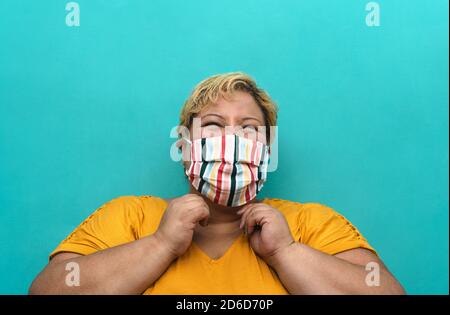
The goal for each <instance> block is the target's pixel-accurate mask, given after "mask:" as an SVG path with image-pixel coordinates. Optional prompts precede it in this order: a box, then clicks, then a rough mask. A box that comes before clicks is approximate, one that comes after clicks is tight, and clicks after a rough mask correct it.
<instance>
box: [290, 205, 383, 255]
mask: <svg viewBox="0 0 450 315" xmlns="http://www.w3.org/2000/svg"><path fill="white" fill-rule="evenodd" d="M303 207H304V209H303V211H302V215H300V216H299V229H300V241H301V242H302V243H303V244H306V245H308V246H311V247H313V248H315V249H317V250H320V251H322V252H324V253H327V254H330V255H335V254H338V253H341V252H343V251H346V250H350V249H355V248H365V249H368V250H370V251H372V252H373V253H374V254H375V255H378V254H377V252H376V251H375V249H374V248H373V247H372V246H371V245H370V244H369V243H368V241H367V240H366V239H365V238H364V237H363V236H362V234H361V233H360V232H359V231H358V229H357V228H356V227H355V226H354V225H353V224H352V223H351V222H350V221H349V220H347V219H346V218H345V217H344V216H343V215H341V214H339V213H337V212H336V211H335V210H333V209H331V208H330V207H327V206H325V205H322V204H319V203H307V204H304V205H303Z"/></svg>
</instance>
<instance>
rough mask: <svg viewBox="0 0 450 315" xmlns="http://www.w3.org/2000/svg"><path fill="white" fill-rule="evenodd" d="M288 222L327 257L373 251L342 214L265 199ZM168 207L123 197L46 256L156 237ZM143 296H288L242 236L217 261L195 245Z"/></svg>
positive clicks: (153, 199) (161, 202)
mask: <svg viewBox="0 0 450 315" xmlns="http://www.w3.org/2000/svg"><path fill="white" fill-rule="evenodd" d="M262 202H264V203H266V204H268V205H270V206H272V207H274V208H276V209H278V210H279V211H280V212H281V213H282V214H283V215H284V216H285V218H286V220H287V222H288V224H289V228H290V231H291V233H292V236H293V237H294V239H295V240H296V241H298V242H301V243H303V244H306V245H308V246H310V247H312V248H315V249H317V250H320V251H322V252H325V253H327V254H330V255H334V254H337V253H340V252H343V251H345V250H349V249H354V248H366V249H369V250H371V251H372V252H374V253H375V254H376V252H375V250H374V249H373V248H372V247H371V246H370V245H369V244H368V242H367V241H366V239H365V238H364V237H363V236H362V235H361V234H360V233H359V231H358V230H357V229H356V228H355V227H354V226H353V225H352V224H351V223H350V222H349V221H348V220H347V219H346V218H344V217H343V216H342V215H340V214H338V213H337V212H336V211H334V210H333V209H331V208H329V207H327V206H324V205H322V204H319V203H305V204H301V203H297V202H292V201H287V200H282V199H275V198H266V199H263V200H262ZM166 208H167V202H166V201H165V200H164V199H162V198H159V197H155V196H125V197H119V198H116V199H113V200H111V201H110V202H107V203H106V204H104V205H102V206H101V207H100V208H98V209H97V210H96V211H95V212H94V213H93V214H92V215H90V216H89V217H88V218H87V219H86V220H85V221H84V222H83V223H82V224H81V225H80V226H78V227H77V228H76V229H75V230H74V231H73V232H72V233H71V234H70V235H69V236H68V237H67V238H66V239H65V240H64V241H62V242H61V244H60V245H59V246H58V247H57V248H56V249H55V250H54V251H53V252H52V253H51V254H50V257H53V256H54V255H56V254H57V253H60V252H73V253H77V254H81V255H89V254H92V253H94V252H96V251H99V250H103V249H107V248H111V247H114V246H117V245H120V244H123V243H127V242H130V241H134V240H137V239H140V238H142V237H145V236H147V235H150V234H152V233H154V232H155V231H156V230H157V228H158V225H159V222H160V220H161V217H162V215H163V213H164V211H165V209H166ZM144 294H288V292H287V290H286V289H285V288H284V287H283V285H282V283H281V281H280V280H279V278H278V276H277V274H276V273H275V271H274V270H273V269H272V268H270V267H269V266H268V265H267V264H266V263H265V262H264V261H263V260H262V259H261V258H259V257H258V256H257V255H256V254H255V253H254V252H253V250H252V248H251V247H250V244H249V242H248V240H247V237H245V236H244V235H243V234H242V235H241V236H240V237H239V238H238V239H237V240H236V241H235V242H234V243H233V244H232V245H231V247H229V248H228V250H227V251H226V253H225V254H224V255H223V256H222V257H220V258H219V259H217V260H213V259H211V258H209V257H208V256H207V255H206V253H204V252H203V251H202V250H201V249H200V248H199V247H198V246H197V245H196V244H195V243H191V246H190V247H189V248H188V250H187V251H186V252H185V253H184V254H183V255H182V256H181V257H179V258H178V259H176V260H174V261H173V262H172V263H171V265H170V266H169V267H168V269H167V270H166V272H165V273H164V274H163V275H161V277H160V278H159V279H158V280H157V281H156V282H155V283H154V284H153V285H152V286H151V287H149V288H148V289H147V290H146V291H145V292H144Z"/></svg>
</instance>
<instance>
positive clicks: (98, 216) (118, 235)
mask: <svg viewBox="0 0 450 315" xmlns="http://www.w3.org/2000/svg"><path fill="white" fill-rule="evenodd" d="M138 217H139V203H138V201H137V198H136V197H133V196H124V197H119V198H116V199H113V200H111V201H109V202H107V203H105V204H103V205H102V206H101V207H99V208H98V209H97V210H95V211H94V213H92V214H91V215H90V216H89V217H88V218H87V219H86V220H84V221H83V222H82V223H81V224H80V225H79V226H78V227H77V228H76V229H75V230H74V231H73V232H72V233H71V234H70V235H69V236H68V237H67V238H66V239H65V240H63V241H62V242H61V243H60V244H59V245H58V247H57V248H56V249H55V250H54V251H53V252H52V253H51V254H50V257H49V258H50V259H51V258H52V257H53V256H55V255H56V254H58V253H61V252H71V253H76V254H80V255H89V254H92V253H95V252H97V251H99V250H103V249H106V248H111V247H114V246H118V245H121V244H124V243H128V242H131V241H134V240H136V239H137V235H136V228H137V227H136V225H137V224H138V221H139V218H138Z"/></svg>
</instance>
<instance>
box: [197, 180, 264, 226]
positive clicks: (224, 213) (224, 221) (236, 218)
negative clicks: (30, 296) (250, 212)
mask: <svg viewBox="0 0 450 315" xmlns="http://www.w3.org/2000/svg"><path fill="white" fill-rule="evenodd" d="M189 192H190V193H191V194H196V195H198V196H200V197H202V198H203V200H205V202H206V204H207V205H208V207H209V218H208V226H206V227H203V228H202V227H200V229H201V230H208V231H209V232H211V231H216V232H217V233H219V234H223V233H226V234H228V233H230V234H231V233H239V232H240V229H239V223H240V220H241V215H239V214H237V212H238V211H239V210H240V209H241V208H242V207H244V206H245V205H242V206H238V207H227V206H222V205H219V204H216V203H214V202H212V201H211V200H210V199H209V198H207V197H205V196H203V195H202V194H200V193H199V192H198V191H197V190H196V189H195V188H194V187H193V186H192V185H189ZM253 202H257V200H256V199H253V200H252V201H251V202H250V203H253Z"/></svg>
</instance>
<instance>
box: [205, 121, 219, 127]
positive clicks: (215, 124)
mask: <svg viewBox="0 0 450 315" xmlns="http://www.w3.org/2000/svg"><path fill="white" fill-rule="evenodd" d="M210 126H217V127H219V128H222V125H221V124H219V123H217V122H208V123H206V124H204V125H203V126H202V127H210Z"/></svg>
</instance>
